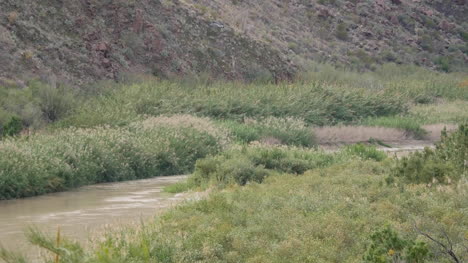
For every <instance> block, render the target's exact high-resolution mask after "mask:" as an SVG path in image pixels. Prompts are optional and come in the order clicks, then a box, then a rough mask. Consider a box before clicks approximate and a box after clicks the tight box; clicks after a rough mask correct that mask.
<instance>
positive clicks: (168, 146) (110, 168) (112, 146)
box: [0, 116, 227, 200]
mask: <svg viewBox="0 0 468 263" xmlns="http://www.w3.org/2000/svg"><path fill="white" fill-rule="evenodd" d="M226 143H227V135H225V134H224V132H223V131H222V130H218V129H217V128H215V127H214V126H213V125H212V124H211V123H210V122H209V121H207V120H205V119H196V118H189V117H186V116H182V117H180V118H172V119H169V118H164V117H160V118H153V119H148V120H145V121H141V122H136V123H132V124H131V125H129V126H128V127H122V128H110V127H98V128H93V129H76V128H70V129H63V130H60V131H56V132H53V133H50V134H37V135H34V136H29V137H22V138H19V139H6V140H4V141H2V142H0V200H1V199H11V198H21V197H28V196H34V195H40V194H44V193H50V192H57V191H63V190H66V189H70V188H74V187H78V186H82V185H86V184H94V183H102V182H113V181H121V180H133V179H139V178H148V177H154V176H163V175H176V174H186V173H189V172H191V171H192V169H193V166H194V163H195V161H196V160H198V159H200V158H203V157H205V156H207V155H210V154H216V153H217V152H218V151H220V150H221V149H222V148H223V147H225V146H226Z"/></svg>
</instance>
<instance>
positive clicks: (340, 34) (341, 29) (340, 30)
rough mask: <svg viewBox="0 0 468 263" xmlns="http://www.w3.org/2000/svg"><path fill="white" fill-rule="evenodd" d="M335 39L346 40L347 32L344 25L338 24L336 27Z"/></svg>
mask: <svg viewBox="0 0 468 263" xmlns="http://www.w3.org/2000/svg"><path fill="white" fill-rule="evenodd" d="M336 37H337V38H338V39H340V40H343V41H346V40H348V31H347V28H346V24H345V23H339V24H338V26H337V27H336Z"/></svg>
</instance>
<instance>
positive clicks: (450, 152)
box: [388, 125, 468, 183]
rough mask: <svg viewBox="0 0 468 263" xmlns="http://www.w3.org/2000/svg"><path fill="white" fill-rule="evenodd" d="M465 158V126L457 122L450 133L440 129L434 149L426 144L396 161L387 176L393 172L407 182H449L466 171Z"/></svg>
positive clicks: (467, 153) (467, 149)
mask: <svg viewBox="0 0 468 263" xmlns="http://www.w3.org/2000/svg"><path fill="white" fill-rule="evenodd" d="M467 159H468V128H467V126H466V125H460V127H459V129H458V131H456V132H454V133H452V134H450V135H448V134H447V132H445V131H444V132H443V133H442V140H441V142H439V143H437V145H436V148H435V149H434V150H432V149H429V148H426V149H425V150H424V151H423V152H416V153H413V154H411V155H410V156H409V157H404V158H403V159H401V160H400V161H398V163H397V166H396V167H395V168H394V169H393V175H392V176H391V177H389V179H388V180H389V182H393V181H394V178H393V176H395V177H399V178H402V179H403V180H405V181H408V182H411V183H435V182H439V183H451V182H452V181H456V180H458V179H459V178H461V177H463V176H466V175H467V170H468V169H467Z"/></svg>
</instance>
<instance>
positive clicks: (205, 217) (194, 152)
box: [0, 65, 468, 263]
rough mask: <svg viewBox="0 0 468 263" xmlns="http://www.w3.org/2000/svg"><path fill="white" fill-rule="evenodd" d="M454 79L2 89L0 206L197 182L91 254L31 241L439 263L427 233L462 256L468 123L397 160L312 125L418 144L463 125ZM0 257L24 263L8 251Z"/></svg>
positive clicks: (246, 257)
mask: <svg viewBox="0 0 468 263" xmlns="http://www.w3.org/2000/svg"><path fill="white" fill-rule="evenodd" d="M463 78H464V75H459V74H441V73H433V72H429V71H426V70H420V69H417V68H413V67H398V66H395V65H386V66H383V67H382V69H381V70H378V71H376V72H373V73H364V74H358V73H356V72H348V71H341V70H337V69H332V68H329V67H327V66H324V67H323V68H320V69H319V70H317V71H316V72H314V71H312V72H310V73H308V74H304V75H303V76H301V77H300V78H298V79H297V80H296V81H295V82H293V83H279V84H275V85H274V84H272V83H268V82H266V83H250V84H248V83H240V82H227V81H220V80H213V79H211V78H206V79H202V78H199V79H196V80H187V79H179V80H177V81H167V80H164V81H162V80H158V79H153V78H151V79H145V80H143V81H139V82H133V83H121V84H112V85H109V86H108V85H107V84H102V85H97V86H95V87H89V88H87V89H83V90H72V89H67V88H66V87H65V86H55V87H53V86H48V85H43V84H41V83H39V82H33V83H31V85H29V86H27V87H25V88H22V89H19V88H17V87H0V92H2V94H3V95H4V96H2V97H0V100H1V102H2V104H1V105H2V106H1V107H0V125H1V127H2V129H1V131H2V136H3V138H2V140H1V141H0V199H11V198H21V197H26V196H34V195H39V194H44V193H49V192H55V191H63V190H67V189H71V188H74V187H78V186H82V185H86V184H93V183H100V182H111V181H120V180H132V179H139V178H148V177H153V176H160V175H175V174H186V173H192V172H193V174H192V175H191V176H190V177H189V179H188V180H187V181H186V182H182V183H178V184H175V185H172V186H170V187H168V189H167V191H169V192H180V191H186V190H207V192H208V193H209V195H208V196H207V197H206V198H205V199H203V200H199V201H187V203H185V204H182V205H180V206H178V207H177V208H175V209H172V210H169V211H168V212H167V213H165V214H164V215H163V216H162V217H158V218H157V219H155V220H153V221H151V222H145V223H144V224H142V225H141V226H140V227H135V226H133V227H128V228H123V229H113V231H112V232H109V233H108V234H107V235H106V236H105V237H104V238H101V239H100V241H99V242H96V243H94V244H93V246H92V247H89V248H84V247H82V246H81V245H80V244H78V243H75V242H71V241H67V240H64V241H63V242H61V243H60V244H59V245H57V244H56V243H55V242H54V240H53V239H52V238H49V237H47V235H44V234H43V233H41V232H40V231H38V230H36V229H33V230H31V231H30V232H29V233H28V236H29V239H30V241H31V242H32V243H34V244H36V245H38V246H40V247H42V248H44V249H46V250H48V251H50V252H52V255H54V256H56V255H58V258H59V259H60V262H70V263H91V262H93V263H101V262H102V263H104V262H122V263H123V262H194V261H200V262H284V260H285V259H288V261H290V262H361V261H364V262H378V263H381V262H382V263H387V262H398V260H400V261H402V260H406V261H407V262H417V263H419V262H431V263H432V262H434V263H435V262H447V263H448V262H451V261H450V260H451V259H450V257H449V256H447V253H448V252H449V251H443V253H437V251H438V250H440V249H441V247H440V245H437V243H435V242H433V241H431V239H430V238H428V236H429V237H431V238H433V239H435V240H439V241H440V240H441V242H450V243H452V246H453V248H452V250H451V251H450V252H451V253H452V254H454V255H456V256H457V257H459V258H467V257H468V254H467V253H468V252H467V251H466V250H465V249H464V246H466V245H465V244H464V242H465V243H466V241H465V240H464V239H465V238H466V233H465V232H466V229H467V228H468V214H467V213H466V210H467V209H468V207H467V205H468V202H467V199H466V196H467V194H468V192H467V189H468V187H467V172H466V171H467V167H466V162H467V161H466V160H467V149H468V144H467V138H468V134H467V131H468V128H467V127H466V125H460V127H459V129H458V131H457V132H455V133H452V134H449V133H447V132H444V134H443V136H442V141H441V142H440V143H438V144H437V146H436V148H435V149H434V150H430V149H427V150H425V151H424V152H421V153H415V154H412V155H410V156H409V157H406V158H403V159H401V160H393V159H391V158H388V157H387V155H386V154H385V153H383V152H381V151H379V150H377V149H376V148H375V147H372V146H368V145H365V144H355V145H348V146H345V147H343V148H342V149H341V150H339V151H336V152H325V151H322V150H319V149H317V143H318V139H317V136H316V134H318V132H316V134H314V129H316V131H317V127H316V126H320V125H335V124H348V125H367V126H385V127H393V128H397V129H401V130H405V131H406V132H407V133H408V134H409V135H408V136H409V137H410V138H424V137H425V136H426V134H427V133H428V131H426V130H424V128H423V125H425V124H437V123H452V124H462V123H464V122H466V121H467V120H468V115H467V112H468V111H467V109H468V85H466V81H464V79H463ZM191 81H194V82H193V83H192V82H191ZM41 94H42V95H41ZM71 96H76V100H73V102H74V103H72V102H71V101H70V98H71ZM69 102H70V103H69ZM78 102H79V103H78ZM15 105H19V106H18V107H14V106H15ZM25 109H31V112H35V113H36V114H35V115H29V113H30V112H29V111H28V110H25ZM28 130H29V133H28V132H27V131H28ZM21 132H22V133H23V134H22V135H20V134H19V133H21ZM366 140H367V138H366ZM374 141H376V142H378V140H374ZM378 143H381V144H382V145H385V144H384V143H382V142H378ZM0 259H4V260H5V261H7V262H27V260H26V259H24V258H23V257H22V256H21V255H19V254H15V253H12V252H8V251H5V250H3V249H0Z"/></svg>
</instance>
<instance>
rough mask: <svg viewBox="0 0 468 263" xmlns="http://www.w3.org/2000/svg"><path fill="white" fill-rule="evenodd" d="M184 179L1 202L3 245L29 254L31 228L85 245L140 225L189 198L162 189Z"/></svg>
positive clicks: (0, 239) (0, 240)
mask: <svg viewBox="0 0 468 263" xmlns="http://www.w3.org/2000/svg"><path fill="white" fill-rule="evenodd" d="M184 178H186V177H185V176H170V177H156V178H152V179H145V180H138V181H129V182H119V183H109V184H99V185H92V186H86V187H82V188H79V189H76V190H73V191H68V192H63V193H56V194H49V195H43V196H39V197H33V198H26V199H19V200H10V201H0V245H3V246H4V247H6V248H8V249H14V250H15V251H30V252H28V254H34V253H37V252H32V251H34V250H31V245H29V244H28V242H27V241H26V238H25V236H24V230H25V229H26V228H27V227H28V226H31V225H34V226H37V227H38V228H39V229H41V230H43V231H47V232H49V233H55V232H56V231H57V228H58V227H60V229H61V232H62V233H63V234H64V235H66V236H67V237H70V238H72V239H75V240H78V241H80V242H84V243H85V242H86V241H87V240H89V238H90V237H92V236H93V232H94V233H95V232H96V231H101V230H102V229H103V228H104V226H106V225H107V226H108V225H111V226H114V225H115V226H118V225H121V224H129V223H134V222H138V221H139V220H141V219H143V218H147V217H150V216H154V215H155V214H156V212H157V211H158V210H161V209H162V208H165V207H168V206H171V205H173V204H175V203H176V202H177V201H180V200H182V199H183V198H184V195H174V194H169V193H165V192H163V188H164V187H165V186H167V185H170V184H173V183H175V182H177V181H180V180H183V179H184Z"/></svg>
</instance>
